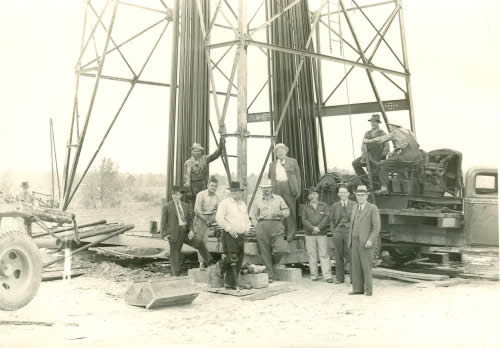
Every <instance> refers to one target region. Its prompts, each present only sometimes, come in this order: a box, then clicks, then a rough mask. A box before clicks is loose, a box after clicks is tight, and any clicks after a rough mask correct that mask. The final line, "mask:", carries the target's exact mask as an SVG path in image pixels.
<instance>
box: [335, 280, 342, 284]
mask: <svg viewBox="0 0 500 348" xmlns="http://www.w3.org/2000/svg"><path fill="white" fill-rule="evenodd" d="M334 283H335V284H342V283H344V282H343V281H340V280H335V281H334Z"/></svg>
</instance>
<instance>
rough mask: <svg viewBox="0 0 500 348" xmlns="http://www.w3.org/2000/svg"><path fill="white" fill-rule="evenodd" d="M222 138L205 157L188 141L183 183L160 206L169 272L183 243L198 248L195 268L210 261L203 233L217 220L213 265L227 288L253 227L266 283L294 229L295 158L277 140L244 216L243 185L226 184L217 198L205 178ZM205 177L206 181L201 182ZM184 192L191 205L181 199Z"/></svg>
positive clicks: (297, 179)
mask: <svg viewBox="0 0 500 348" xmlns="http://www.w3.org/2000/svg"><path fill="white" fill-rule="evenodd" d="M222 146H223V141H221V143H220V144H219V147H218V149H217V150H216V151H215V152H214V153H213V154H210V155H204V154H203V150H204V149H203V147H202V146H201V145H200V144H196V143H195V144H193V146H192V149H191V150H192V153H191V154H192V156H191V157H190V158H189V159H188V160H187V161H186V162H185V165H184V185H183V187H180V186H174V187H173V188H172V201H170V202H168V203H167V204H166V205H164V206H163V208H162V214H161V223H160V225H161V228H160V232H161V234H162V236H163V237H164V238H165V239H167V240H168V241H169V244H170V255H171V267H172V274H173V275H179V274H180V266H181V265H180V256H181V249H182V245H183V244H184V243H186V244H188V245H190V246H192V247H194V248H195V249H197V250H198V258H199V261H200V268H205V267H207V266H209V265H211V264H213V260H212V258H211V256H210V254H209V253H208V251H207V248H206V243H207V241H208V231H209V230H210V228H211V226H213V225H214V224H217V225H218V226H219V227H220V228H221V229H222V230H223V232H222V236H221V239H222V247H223V252H224V254H225V255H227V257H226V258H225V259H224V260H223V262H220V264H219V269H220V271H221V273H222V275H223V276H224V278H225V279H224V283H225V286H226V287H227V288H231V289H233V288H236V286H237V279H236V277H235V275H236V274H238V273H239V272H240V269H241V266H242V262H243V257H244V235H245V233H246V232H249V231H250V229H251V226H252V225H253V226H254V227H255V231H256V238H257V243H258V245H259V249H260V252H261V255H262V258H263V260H264V264H265V265H266V272H267V273H268V275H269V281H270V282H272V281H273V266H276V265H279V263H280V260H281V257H282V256H283V255H284V254H286V253H287V252H288V250H289V247H288V243H290V242H291V241H293V238H294V236H295V233H296V231H297V223H296V219H297V212H296V211H297V209H296V207H297V202H296V201H297V199H298V198H299V197H300V194H301V191H300V187H301V176H300V170H299V166H298V164H297V161H296V160H295V159H293V158H290V157H287V156H286V155H287V152H288V148H287V147H286V146H285V145H284V144H277V145H276V146H275V148H274V153H275V155H276V160H275V161H273V162H272V163H271V165H270V170H269V179H268V180H266V181H265V182H262V183H261V184H260V187H261V189H262V198H261V199H258V200H256V201H255V202H254V204H253V206H252V210H251V212H250V214H249V213H248V209H247V205H246V200H243V197H242V191H243V188H242V187H241V186H240V183H239V182H231V183H230V185H229V188H228V190H229V191H230V194H229V196H228V197H227V198H226V199H224V200H222V201H219V197H218V196H217V194H216V192H217V188H218V181H217V178H215V177H214V176H211V177H210V178H208V164H209V163H210V162H211V161H213V160H215V159H216V158H217V157H218V156H219V155H220V153H221V149H222ZM207 178H208V180H207ZM184 193H186V194H187V197H188V200H189V201H190V203H191V204H187V203H185V202H182V201H181V198H182V195H183V194H184Z"/></svg>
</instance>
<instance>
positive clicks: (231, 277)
mask: <svg viewBox="0 0 500 348" xmlns="http://www.w3.org/2000/svg"><path fill="white" fill-rule="evenodd" d="M229 191H230V192H231V194H230V196H229V197H227V198H225V199H224V200H222V202H221V203H220V204H219V208H218V209H217V213H216V215H215V221H216V222H217V225H219V226H220V227H221V228H222V229H223V230H224V231H223V232H222V250H223V252H224V254H225V255H226V257H225V258H224V259H222V260H221V261H219V264H220V266H221V269H222V272H223V274H224V287H225V288H226V289H236V288H237V286H238V275H239V274H240V270H241V265H242V263H243V258H244V256H245V251H244V246H245V233H246V232H248V231H250V228H251V226H252V225H251V223H250V217H249V216H248V211H247V205H246V203H245V201H244V200H243V199H242V192H243V188H241V186H240V183H239V182H238V181H234V182H231V184H230V185H229Z"/></svg>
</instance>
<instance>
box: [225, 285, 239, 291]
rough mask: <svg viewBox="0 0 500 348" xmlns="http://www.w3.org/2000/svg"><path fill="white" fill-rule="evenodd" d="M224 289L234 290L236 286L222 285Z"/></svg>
mask: <svg viewBox="0 0 500 348" xmlns="http://www.w3.org/2000/svg"><path fill="white" fill-rule="evenodd" d="M224 289H226V290H236V286H233V285H224Z"/></svg>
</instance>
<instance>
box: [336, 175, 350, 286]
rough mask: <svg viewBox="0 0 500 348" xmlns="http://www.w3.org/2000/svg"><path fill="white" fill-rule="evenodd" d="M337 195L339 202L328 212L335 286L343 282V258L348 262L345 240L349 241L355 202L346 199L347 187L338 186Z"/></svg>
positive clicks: (347, 249) (347, 194)
mask: <svg viewBox="0 0 500 348" xmlns="http://www.w3.org/2000/svg"><path fill="white" fill-rule="evenodd" d="M338 195H339V197H340V201H338V202H335V203H333V205H332V209H331V211H330V231H332V237H333V245H334V247H335V284H340V283H343V282H344V257H345V258H346V259H347V260H350V257H349V256H350V255H349V248H348V246H347V240H348V239H349V229H350V227H351V215H352V211H353V209H354V207H355V206H356V202H354V201H351V200H350V199H349V198H348V197H349V190H348V189H347V186H345V185H340V186H339V190H338ZM348 262H349V261H348Z"/></svg>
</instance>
